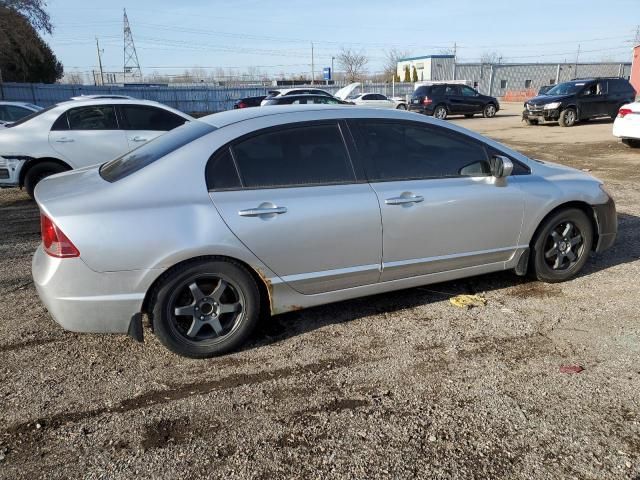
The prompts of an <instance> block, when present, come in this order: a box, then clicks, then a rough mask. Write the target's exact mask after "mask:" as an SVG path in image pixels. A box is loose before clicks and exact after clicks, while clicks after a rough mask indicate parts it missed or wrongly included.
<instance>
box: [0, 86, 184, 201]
mask: <svg viewBox="0 0 640 480" xmlns="http://www.w3.org/2000/svg"><path fill="white" fill-rule="evenodd" d="M191 120H193V118H192V117H190V116H189V115H186V114H184V113H182V112H180V111H178V110H175V109H173V108H170V107H167V106H166V105H162V104H161V103H157V102H151V101H148V100H120V99H108V100H107V99H104V100H83V101H82V102H79V101H76V100H72V101H69V102H63V103H59V104H58V105H54V106H52V107H49V108H46V109H44V110H41V111H40V112H38V113H36V114H34V115H31V116H29V117H25V118H24V119H22V120H18V121H17V122H14V123H12V124H9V125H7V127H6V128H3V129H0V187H23V186H24V187H25V189H26V190H27V193H28V194H29V195H30V196H31V197H33V191H34V189H35V186H36V184H37V183H38V182H39V181H40V180H42V179H43V178H45V177H47V176H49V175H53V174H54V173H60V172H64V171H66V170H71V169H75V168H82V167H87V166H89V165H95V164H98V163H103V162H106V161H108V160H112V159H114V158H116V157H119V156H120V155H123V154H124V153H126V152H128V151H130V150H133V149H134V148H137V147H139V146H140V145H142V144H144V143H146V142H148V141H149V140H152V139H154V138H156V137H157V136H159V135H162V134H163V133H165V132H167V131H169V130H173V129H174V128H176V127H178V126H180V125H182V124H184V123H185V122H188V121H191Z"/></svg>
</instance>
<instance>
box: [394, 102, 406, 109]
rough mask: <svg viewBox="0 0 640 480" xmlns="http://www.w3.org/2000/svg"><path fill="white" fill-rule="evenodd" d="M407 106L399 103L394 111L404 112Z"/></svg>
mask: <svg viewBox="0 0 640 480" xmlns="http://www.w3.org/2000/svg"><path fill="white" fill-rule="evenodd" d="M406 109H407V106H406V105H405V104H404V103H401V104H400V105H398V106H397V107H396V110H406Z"/></svg>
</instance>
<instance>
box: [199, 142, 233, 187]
mask: <svg viewBox="0 0 640 480" xmlns="http://www.w3.org/2000/svg"><path fill="white" fill-rule="evenodd" d="M205 175H206V179H207V188H208V189H209V190H237V189H240V188H241V187H242V185H241V184H240V177H238V171H237V170H236V166H235V164H234V162H233V157H232V156H231V152H230V151H229V149H228V148H225V149H224V150H222V151H221V152H218V153H217V154H215V155H214V156H213V157H212V158H211V159H210V160H209V162H208V163H207V169H206V173H205Z"/></svg>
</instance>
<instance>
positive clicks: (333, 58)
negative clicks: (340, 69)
mask: <svg viewBox="0 0 640 480" xmlns="http://www.w3.org/2000/svg"><path fill="white" fill-rule="evenodd" d="M335 59H336V57H331V80H333V75H334V73H333V61H334V60H335ZM333 83H334V85H335V83H336V82H335V80H334V82H333Z"/></svg>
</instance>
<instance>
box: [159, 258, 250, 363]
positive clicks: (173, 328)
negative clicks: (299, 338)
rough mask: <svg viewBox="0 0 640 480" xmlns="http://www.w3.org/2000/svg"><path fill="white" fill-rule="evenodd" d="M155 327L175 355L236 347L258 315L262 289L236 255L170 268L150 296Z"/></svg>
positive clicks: (202, 355)
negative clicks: (229, 257)
mask: <svg viewBox="0 0 640 480" xmlns="http://www.w3.org/2000/svg"><path fill="white" fill-rule="evenodd" d="M152 316H153V327H154V331H155V333H156V335H157V336H158V338H159V339H160V342H162V344H163V345H164V346H165V347H167V348H168V349H169V350H171V351H172V352H174V353H177V354H178V355H182V356H185V357H190V358H208V357H213V356H216V355H222V354H224V353H227V352H230V351H232V350H235V349H237V348H238V347H240V346H241V345H242V344H243V343H244V342H245V341H246V340H247V338H248V337H249V335H251V333H252V332H253V330H254V328H255V326H256V325H257V323H258V319H259V316H260V294H259V292H258V286H257V285H256V282H255V280H254V279H253V277H252V276H251V274H250V273H249V272H248V271H247V269H246V268H245V267H244V266H243V265H241V264H239V263H236V262H234V261H229V260H203V261H199V262H193V263H187V264H185V265H183V266H182V267H180V268H178V269H176V270H174V271H173V272H171V273H170V274H169V275H168V276H167V277H166V278H165V279H164V281H163V282H162V283H161V285H160V286H159V288H158V289H157V290H156V292H155V293H154V297H153V310H152Z"/></svg>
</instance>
